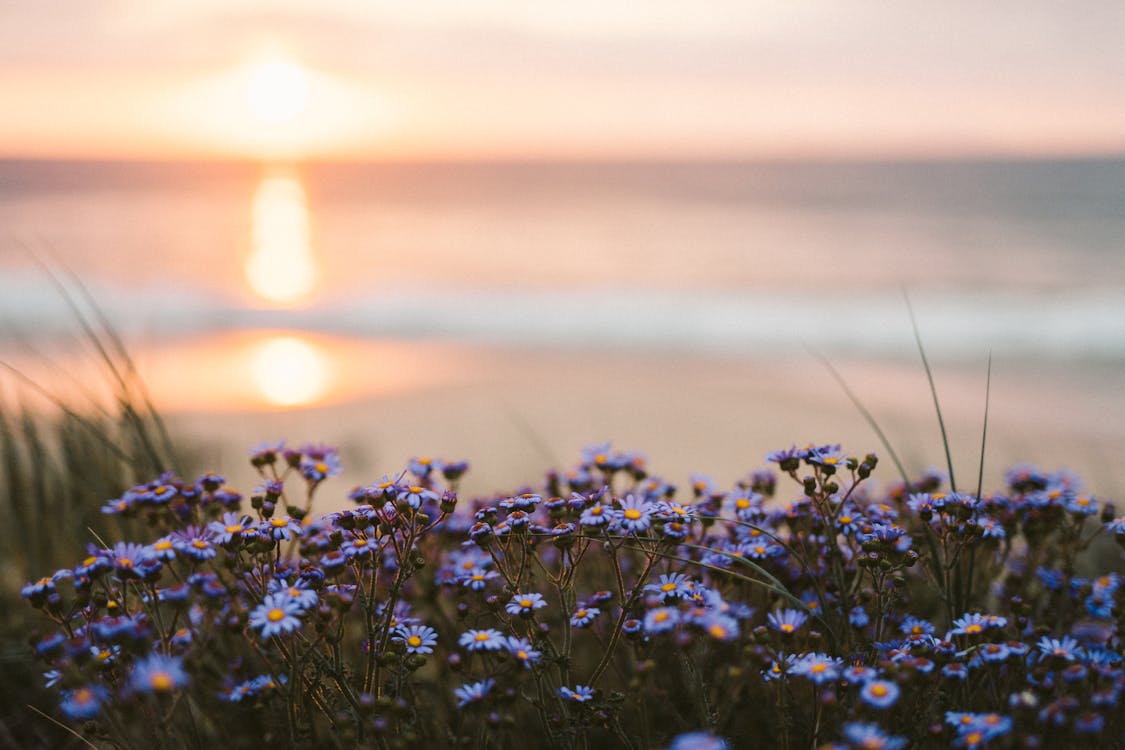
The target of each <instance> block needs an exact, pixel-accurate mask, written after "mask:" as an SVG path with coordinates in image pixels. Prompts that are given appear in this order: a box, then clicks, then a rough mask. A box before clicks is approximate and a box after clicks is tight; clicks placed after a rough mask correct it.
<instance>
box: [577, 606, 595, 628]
mask: <svg viewBox="0 0 1125 750" xmlns="http://www.w3.org/2000/svg"><path fill="white" fill-rule="evenodd" d="M601 613H602V611H601V610H600V609H598V608H597V607H579V608H578V609H577V610H575V612H574V614H573V615H571V616H570V624H571V626H572V627H576V628H585V627H588V626H589V625H590V623H592V622H593V621H594V618H596V617H597V616H598V615H600V614H601Z"/></svg>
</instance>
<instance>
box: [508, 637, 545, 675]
mask: <svg viewBox="0 0 1125 750" xmlns="http://www.w3.org/2000/svg"><path fill="white" fill-rule="evenodd" d="M508 653H510V654H511V655H512V656H514V657H516V661H518V662H520V663H521V664H523V665H524V667H526V668H527V669H531V666H532V665H533V664H538V663H539V659H540V657H542V656H543V654H542V653H541V652H539V651H536V650H535V649H534V648H533V647H532V645H531V641H529V640H527V639H526V638H516V637H515V636H508Z"/></svg>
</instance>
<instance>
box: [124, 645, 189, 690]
mask: <svg viewBox="0 0 1125 750" xmlns="http://www.w3.org/2000/svg"><path fill="white" fill-rule="evenodd" d="M187 684H188V675H187V672H185V671H184V662H183V659H181V658H180V657H178V656H164V655H163V654H151V655H149V656H146V657H145V658H143V659H140V660H138V661H137V662H135V663H134V664H133V670H132V673H131V674H130V676H129V685H130V686H132V688H133V690H136V691H137V692H140V693H170V692H172V691H173V690H176V689H177V688H182V687H184V686H186V685H187Z"/></svg>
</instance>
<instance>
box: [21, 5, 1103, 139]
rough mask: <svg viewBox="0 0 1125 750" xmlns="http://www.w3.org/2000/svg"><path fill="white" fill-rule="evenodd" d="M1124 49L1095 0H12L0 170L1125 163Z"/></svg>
mask: <svg viewBox="0 0 1125 750" xmlns="http://www.w3.org/2000/svg"><path fill="white" fill-rule="evenodd" d="M1123 32H1125V4H1123V3H1120V2H1115V1H1110V2H1099V1H1097V0H1092V1H1091V2H1085V3H1082V4H1080V5H1075V4H1067V3H1062V2H1041V1H1039V0H990V1H989V2H964V1H961V0H951V1H949V2H942V3H935V2H921V1H917V0H902V1H900V2H895V3H886V2H874V1H871V2H867V1H866V0H851V1H849V2H831V1H829V0H808V1H797V0H778V1H776V2H774V1H771V0H712V1H711V2H708V3H685V2H682V0H677V1H671V0H646V2H644V3H635V2H616V1H608V0H571V1H570V2H566V3H525V2H514V1H512V2H501V1H500V0H474V1H473V2H465V1H464V0H440V1H429V2H426V1H422V0H419V1H418V2H390V1H384V0H160V1H159V2H155V1H154V0H81V1H80V2H75V0H37V1H36V2H13V3H3V4H0V156H2V157H16V158H37V157H46V158H75V157H83V158H114V157H129V158H192V157H207V158H215V157H219V158H224V157H235V158H240V157H260V158H269V159H277V158H298V159H299V158H316V157H331V158H376V159H399V158H402V159H415V158H422V159H431V158H435V159H440V158H465V159H487V158H514V159H525V158H526V159H542V158H546V159H555V158H592V159H601V158H657V159H659V158H757V157H764V158H774V157H780V158H786V157H814V158H826V157H827V158H836V157H843V158H850V157H876V158H884V157H892V158H893V157H932V156H936V157H942V156H976V155H1017V156H1020V155H1030V156H1043V155H1070V154H1083V155H1086V154H1120V153H1123V152H1125V54H1123V53H1122V51H1121V38H1122V33H1123ZM270 71H273V73H274V74H276V75H272V77H271V76H270V75H267V74H269V73H270ZM266 79H268V80H266ZM263 80H265V81H266V82H265V83H262V81H263ZM255 81H258V83H255ZM255 86H257V87H258V88H257V89H255Z"/></svg>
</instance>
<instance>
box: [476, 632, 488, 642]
mask: <svg viewBox="0 0 1125 750" xmlns="http://www.w3.org/2000/svg"><path fill="white" fill-rule="evenodd" d="M473 638H474V639H475V640H476V642H477V643H480V642H481V641H487V640H488V633H477V634H476V635H475V636H473Z"/></svg>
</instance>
